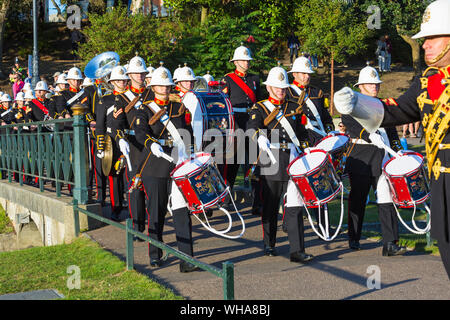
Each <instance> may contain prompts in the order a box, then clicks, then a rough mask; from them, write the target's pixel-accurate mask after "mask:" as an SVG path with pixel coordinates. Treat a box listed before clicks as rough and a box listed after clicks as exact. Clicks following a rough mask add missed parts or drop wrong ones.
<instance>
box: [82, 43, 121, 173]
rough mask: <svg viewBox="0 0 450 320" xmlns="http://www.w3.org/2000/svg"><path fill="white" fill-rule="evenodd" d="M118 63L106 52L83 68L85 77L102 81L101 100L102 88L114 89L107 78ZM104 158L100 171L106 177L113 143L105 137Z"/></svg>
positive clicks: (115, 58)
mask: <svg viewBox="0 0 450 320" xmlns="http://www.w3.org/2000/svg"><path fill="white" fill-rule="evenodd" d="M119 63H120V58H119V55H118V54H117V53H116V52H114V51H106V52H103V53H100V54H99V55H97V56H95V57H94V58H93V59H91V60H90V61H89V62H88V63H87V64H86V67H85V68H84V74H85V76H86V77H88V78H91V79H102V80H103V82H102V83H100V84H99V85H98V88H97V93H98V96H99V97H100V98H102V96H103V93H102V86H103V87H104V88H105V89H107V90H110V91H112V90H113V89H114V88H112V86H111V85H110V84H109V83H108V77H109V75H110V73H111V71H112V69H113V68H114V67H115V66H117V65H118V64H119ZM104 153H105V155H104V157H103V159H102V171H103V173H104V174H105V175H106V176H108V175H109V174H110V172H111V169H112V162H113V141H112V139H111V137H110V136H109V135H108V134H106V135H105V150H104Z"/></svg>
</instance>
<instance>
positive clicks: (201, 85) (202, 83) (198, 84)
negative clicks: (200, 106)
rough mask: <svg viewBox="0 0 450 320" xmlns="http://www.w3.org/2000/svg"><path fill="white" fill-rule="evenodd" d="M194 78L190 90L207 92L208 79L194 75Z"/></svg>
mask: <svg viewBox="0 0 450 320" xmlns="http://www.w3.org/2000/svg"><path fill="white" fill-rule="evenodd" d="M195 79H196V80H195V83H194V88H193V89H192V90H193V91H203V92H208V90H209V86H208V81H206V79H205V78H203V77H202V76H196V77H195Z"/></svg>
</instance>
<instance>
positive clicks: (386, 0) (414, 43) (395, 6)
mask: <svg viewBox="0 0 450 320" xmlns="http://www.w3.org/2000/svg"><path fill="white" fill-rule="evenodd" d="M431 2H432V1H430V0H398V1H392V0H382V1H381V0H378V1H372V0H371V1H368V3H370V4H372V5H378V6H379V7H380V9H381V12H382V19H381V22H382V24H383V25H387V26H388V27H389V26H390V27H391V28H392V29H393V30H392V32H396V33H397V34H398V35H399V36H400V37H401V38H402V39H403V40H404V41H405V42H406V43H408V45H409V46H410V47H411V55H412V61H413V68H414V73H415V74H420V73H421V72H422V71H421V69H422V67H421V65H422V64H421V58H420V45H421V41H420V40H416V39H412V38H411V36H412V35H414V34H415V33H417V32H419V30H420V24H421V22H422V15H423V13H424V11H425V8H426V7H427V6H428V5H429V4H430V3H431ZM368 3H366V6H367V5H368Z"/></svg>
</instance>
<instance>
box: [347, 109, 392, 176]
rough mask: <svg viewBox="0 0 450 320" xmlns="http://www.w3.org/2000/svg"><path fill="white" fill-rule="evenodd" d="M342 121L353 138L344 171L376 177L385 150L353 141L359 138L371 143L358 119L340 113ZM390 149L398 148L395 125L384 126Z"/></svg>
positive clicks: (378, 173) (379, 173)
mask: <svg viewBox="0 0 450 320" xmlns="http://www.w3.org/2000/svg"><path fill="white" fill-rule="evenodd" d="M342 123H343V124H344V125H345V126H346V128H347V133H348V135H349V136H350V138H351V139H352V140H353V141H352V142H350V147H349V148H350V150H351V152H350V154H349V155H348V158H347V162H346V164H345V169H346V172H348V173H354V174H358V175H363V176H372V177H378V176H380V175H381V169H382V168H381V165H382V162H383V158H384V155H385V150H384V149H380V148H378V147H376V146H374V145H373V144H361V143H354V140H357V139H361V140H363V141H365V142H368V143H371V141H370V139H369V133H368V132H367V131H366V130H365V129H364V128H363V127H362V126H361V125H360V124H359V122H358V121H356V120H355V119H353V118H352V117H350V116H348V115H342ZM385 130H386V134H387V136H388V139H389V144H390V147H391V149H393V150H394V151H398V150H399V149H400V140H399V137H398V133H397V130H396V129H395V127H390V128H385Z"/></svg>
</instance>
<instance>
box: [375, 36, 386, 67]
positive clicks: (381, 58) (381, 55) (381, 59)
mask: <svg viewBox="0 0 450 320" xmlns="http://www.w3.org/2000/svg"><path fill="white" fill-rule="evenodd" d="M375 54H376V55H377V57H378V70H379V72H384V66H385V58H386V42H385V41H384V36H383V37H381V38H380V39H379V40H378V41H377V50H376V51H375Z"/></svg>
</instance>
